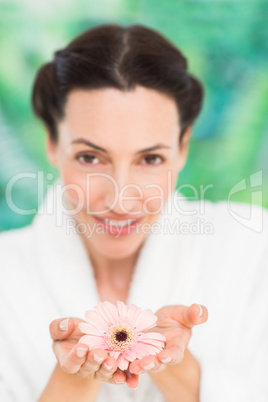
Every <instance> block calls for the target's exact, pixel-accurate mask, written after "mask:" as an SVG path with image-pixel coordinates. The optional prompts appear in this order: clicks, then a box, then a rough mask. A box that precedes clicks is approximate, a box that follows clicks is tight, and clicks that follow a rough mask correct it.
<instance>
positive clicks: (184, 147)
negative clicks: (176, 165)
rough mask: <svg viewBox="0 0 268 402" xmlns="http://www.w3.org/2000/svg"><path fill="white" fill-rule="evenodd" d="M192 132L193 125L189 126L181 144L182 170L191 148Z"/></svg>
mask: <svg viewBox="0 0 268 402" xmlns="http://www.w3.org/2000/svg"><path fill="white" fill-rule="evenodd" d="M191 134H192V127H189V128H187V130H186V131H185V133H184V134H183V137H182V140H181V144H180V145H179V147H180V149H179V154H180V158H179V159H180V170H182V169H183V168H184V166H185V163H186V161H187V157H188V150H189V141H190V138H191Z"/></svg>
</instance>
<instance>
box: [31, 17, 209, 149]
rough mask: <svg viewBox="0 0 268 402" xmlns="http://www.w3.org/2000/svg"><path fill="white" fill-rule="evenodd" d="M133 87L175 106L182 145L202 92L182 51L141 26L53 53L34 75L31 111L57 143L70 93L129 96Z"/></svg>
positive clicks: (109, 30)
mask: <svg viewBox="0 0 268 402" xmlns="http://www.w3.org/2000/svg"><path fill="white" fill-rule="evenodd" d="M136 85H142V86H144V87H147V88H151V89H155V90H157V91H159V92H162V93H164V94H166V95H169V96H170V97H172V98H173V99H174V100H175V102H176V104H177V107H178V112H179V116H180V125H181V134H180V141H181V138H182V136H183V134H184V132H185V131H186V129H187V128H188V127H189V126H191V125H192V124H193V121H194V120H195V118H196V117H197V116H198V114H199V112H200V109H201V105H202V99H203V89H202V86H201V84H200V82H199V81H198V80H197V79H196V78H195V77H194V76H193V75H191V74H189V73H188V72H187V60H186V58H185V57H184V55H183V54H182V53H181V51H180V50H179V49H178V48H177V47H176V46H175V45H173V44H172V43H171V42H170V41H169V40H168V39H166V38H165V37H164V36H162V35H161V34H160V33H158V32H156V31H154V30H153V29H150V28H147V27H145V26H142V25H130V26H126V27H124V26H120V25H117V24H105V25H99V26H97V27H95V28H92V29H89V30H87V31H85V32H84V33H82V34H81V35H79V36H78V37H76V38H75V39H74V40H73V41H72V42H71V43H70V44H69V45H68V46H66V47H65V48H64V49H61V50H58V51H56V52H55V53H54V60H53V61H51V62H50V63H46V64H44V65H43V66H42V67H41V68H40V69H39V70H38V72H37V75H36V78H35V81H34V85H33V93H32V106H33V110H34V113H35V115H36V116H38V117H39V118H40V119H41V120H42V121H43V123H44V124H45V126H46V127H47V129H48V131H49V135H50V136H51V138H52V139H53V141H54V142H57V139H58V132H57V123H58V122H59V121H60V120H61V119H63V118H64V107H65V104H66V100H67V96H68V94H69V93H70V91H72V90H73V89H76V88H80V89H100V88H117V89H119V90H121V91H131V90H133V89H135V86H136Z"/></svg>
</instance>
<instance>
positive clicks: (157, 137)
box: [59, 86, 179, 149]
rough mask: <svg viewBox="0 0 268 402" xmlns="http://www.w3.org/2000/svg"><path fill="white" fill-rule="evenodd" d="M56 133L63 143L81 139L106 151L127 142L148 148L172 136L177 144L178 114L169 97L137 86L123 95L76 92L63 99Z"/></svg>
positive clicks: (103, 91)
mask: <svg viewBox="0 0 268 402" xmlns="http://www.w3.org/2000/svg"><path fill="white" fill-rule="evenodd" d="M59 132H60V135H62V136H64V137H65V139H66V140H69V141H71V140H73V139H77V138H79V137H81V136H82V137H84V138H88V139H91V140H92V141H93V140H94V141H95V142H96V141H98V144H99V145H103V146H104V147H105V148H106V149H107V148H109V146H111V147H112V146H114V145H117V146H119V145H122V146H124V145H128V146H130V145H131V143H133V145H135V144H136V143H140V144H142V145H144V147H146V146H147V145H148V147H149V146H151V145H152V144H154V143H156V142H162V141H163V140H167V141H172V140H173V139H174V138H173V137H175V141H177V137H178V132H179V115H178V110H177V105H176V103H175V101H174V100H173V99H172V98H170V97H168V96H167V95H165V94H162V93H160V92H158V91H155V90H152V89H148V88H144V87H141V86H138V87H136V88H135V90H133V91H127V92H123V91H120V90H118V89H115V88H105V89H98V90H83V89H76V90H73V91H72V92H70V93H69V96H68V98H67V102H66V106H65V117H64V120H63V121H62V122H61V123H60V124H59Z"/></svg>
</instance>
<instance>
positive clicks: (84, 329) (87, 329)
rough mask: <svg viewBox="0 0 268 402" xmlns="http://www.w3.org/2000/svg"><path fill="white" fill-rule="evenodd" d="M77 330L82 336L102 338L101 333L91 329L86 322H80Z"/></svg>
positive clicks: (93, 328)
mask: <svg viewBox="0 0 268 402" xmlns="http://www.w3.org/2000/svg"><path fill="white" fill-rule="evenodd" d="M78 328H79V329H80V331H81V332H83V333H84V334H88V335H96V336H103V332H101V331H100V330H99V329H97V328H95V327H93V325H91V324H88V323H87V322H80V323H79V324H78Z"/></svg>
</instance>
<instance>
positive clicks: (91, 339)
mask: <svg viewBox="0 0 268 402" xmlns="http://www.w3.org/2000/svg"><path fill="white" fill-rule="evenodd" d="M78 343H85V344H86V345H88V346H89V348H90V349H94V348H103V349H107V344H106V342H105V341H104V339H103V338H102V337H100V336H91V335H84V336H82V337H81V338H80V339H79V341H78Z"/></svg>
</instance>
